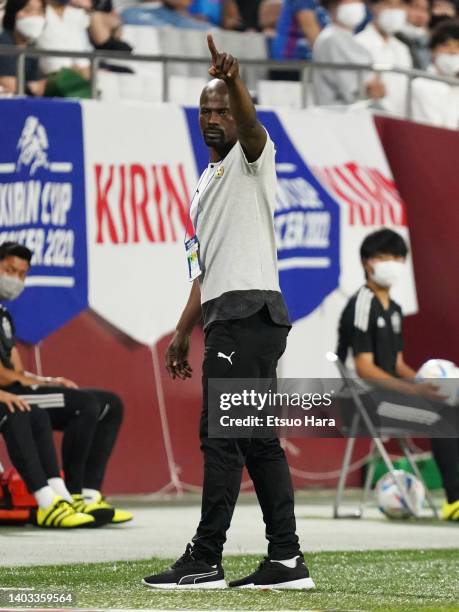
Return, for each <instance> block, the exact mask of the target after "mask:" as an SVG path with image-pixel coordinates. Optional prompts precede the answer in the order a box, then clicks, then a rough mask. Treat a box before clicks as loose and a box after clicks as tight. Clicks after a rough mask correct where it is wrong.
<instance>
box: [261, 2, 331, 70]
mask: <svg viewBox="0 0 459 612" xmlns="http://www.w3.org/2000/svg"><path fill="white" fill-rule="evenodd" d="M329 21H330V19H329V16H328V13H327V11H326V10H325V9H324V8H322V7H321V6H320V4H319V2H317V0H284V3H283V5H282V9H281V12H280V15H279V19H278V22H277V33H276V36H275V37H274V38H273V39H272V43H271V56H272V57H273V59H295V60H299V59H311V58H312V45H313V44H314V42H315V40H316V38H317V37H318V35H319V32H320V30H321V29H322V28H324V27H325V26H326V25H327V24H328V23H329Z"/></svg>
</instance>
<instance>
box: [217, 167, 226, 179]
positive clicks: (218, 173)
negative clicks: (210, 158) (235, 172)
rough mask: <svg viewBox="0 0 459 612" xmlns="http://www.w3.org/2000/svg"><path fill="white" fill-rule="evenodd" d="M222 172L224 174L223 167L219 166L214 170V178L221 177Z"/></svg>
mask: <svg viewBox="0 0 459 612" xmlns="http://www.w3.org/2000/svg"><path fill="white" fill-rule="evenodd" d="M224 174H225V168H224V167H223V166H219V167H218V169H217V170H216V172H215V178H222V176H223V175H224Z"/></svg>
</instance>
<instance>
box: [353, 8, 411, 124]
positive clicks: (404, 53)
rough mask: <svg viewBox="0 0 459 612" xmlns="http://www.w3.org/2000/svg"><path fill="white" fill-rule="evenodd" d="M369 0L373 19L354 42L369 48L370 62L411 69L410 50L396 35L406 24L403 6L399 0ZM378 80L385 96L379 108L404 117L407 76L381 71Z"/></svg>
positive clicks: (386, 66) (357, 35) (387, 66)
mask: <svg viewBox="0 0 459 612" xmlns="http://www.w3.org/2000/svg"><path fill="white" fill-rule="evenodd" d="M370 1H371V10H372V14H373V21H372V22H371V23H369V24H368V25H367V26H366V27H365V29H364V30H362V32H359V33H358V34H356V36H355V39H356V41H357V42H358V43H359V44H361V45H363V46H364V47H365V48H366V49H367V50H368V51H369V53H370V55H371V59H372V62H373V64H378V65H380V66H384V67H385V68H401V69H406V70H409V69H411V68H412V67H413V61H412V59H411V55H410V52H409V49H408V47H407V46H406V45H405V44H403V43H402V42H400V41H399V40H398V39H397V38H396V37H395V33H396V32H400V31H401V30H402V29H403V27H404V25H405V23H406V5H405V4H404V3H403V2H402V0H370ZM381 80H382V82H383V83H384V86H385V88H386V95H385V96H384V98H382V99H381V101H380V103H381V105H382V107H383V108H384V110H386V111H387V112H389V113H391V114H393V115H400V116H404V114H405V111H406V92H407V83H408V80H407V78H406V77H405V76H404V75H402V74H394V73H384V74H382V75H381Z"/></svg>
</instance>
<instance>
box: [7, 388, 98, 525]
mask: <svg viewBox="0 0 459 612" xmlns="http://www.w3.org/2000/svg"><path fill="white" fill-rule="evenodd" d="M0 424H1V425H0V432H1V434H2V435H3V438H4V440H5V443H6V448H7V450H8V455H9V457H10V460H11V463H12V464H13V467H14V468H15V469H16V470H17V472H18V474H19V475H20V476H21V478H22V479H23V481H24V482H25V485H26V487H27V489H28V491H29V493H31V494H32V495H33V496H34V497H35V500H36V502H37V504H38V510H37V516H36V524H37V526H38V527H45V528H55V529H56V528H57V529H72V528H75V527H90V526H95V524H96V520H95V518H94V517H93V516H90V515H89V514H85V513H83V512H77V511H76V510H75V508H74V507H73V499H72V496H71V495H70V493H69V491H68V489H67V487H66V486H65V483H64V481H63V480H62V478H61V475H60V472H59V466H58V463H57V457H56V451H55V449H54V441H53V432H52V429H51V425H50V422H49V416H48V414H47V412H46V410H41V408H37V407H36V406H34V407H32V406H30V405H29V404H28V403H27V402H26V401H25V400H23V399H21V398H20V397H17V396H16V395H13V394H11V393H7V392H6V391H0Z"/></svg>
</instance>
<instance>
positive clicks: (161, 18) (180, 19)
mask: <svg viewBox="0 0 459 612" xmlns="http://www.w3.org/2000/svg"><path fill="white" fill-rule="evenodd" d="M191 2H192V0H163V1H162V2H155V3H151V2H144V3H143V2H140V3H139V4H136V5H135V6H130V7H128V8H125V9H124V10H123V11H122V13H121V19H122V21H123V23H125V24H129V25H148V26H154V27H157V28H159V27H162V26H166V25H170V26H174V27H176V28H191V29H193V30H207V29H208V28H209V24H208V23H205V22H203V21H202V20H200V19H195V18H194V17H193V16H192V15H191V14H190V12H189V8H190V6H191Z"/></svg>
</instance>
